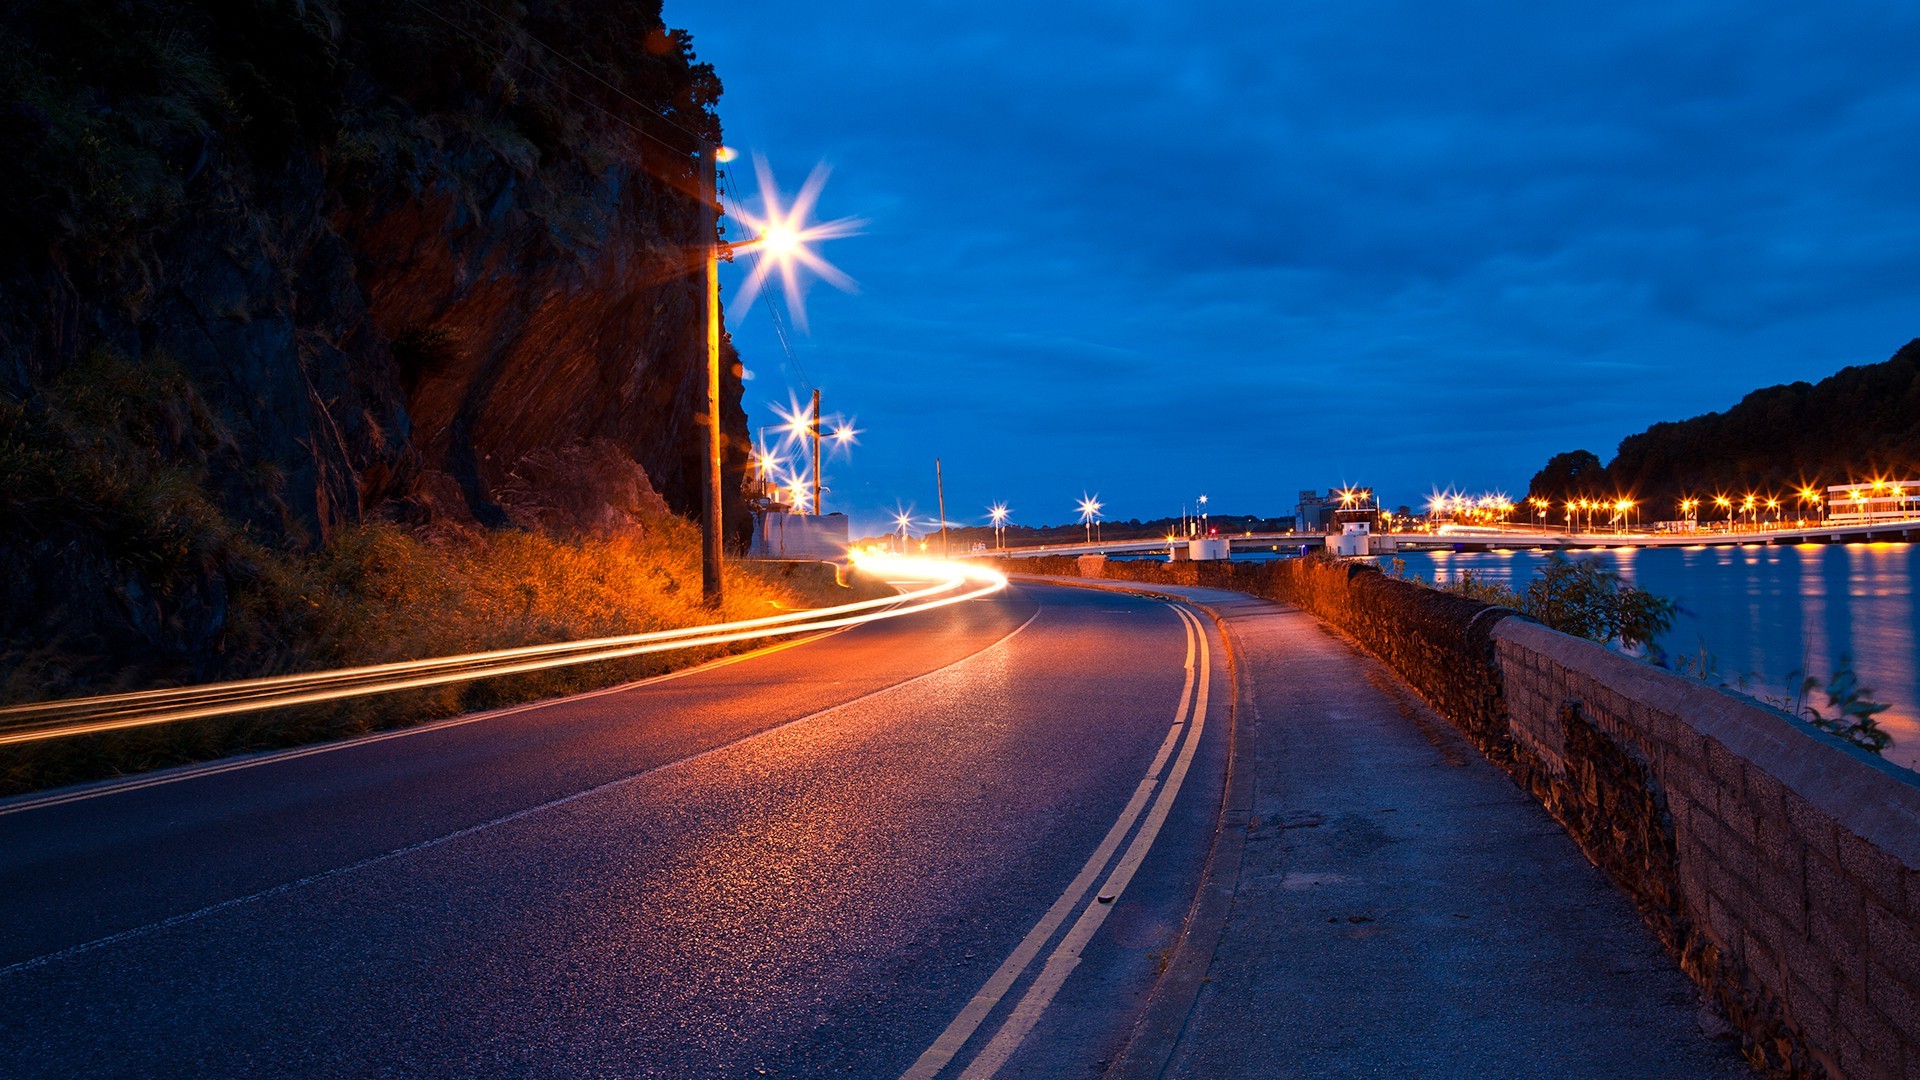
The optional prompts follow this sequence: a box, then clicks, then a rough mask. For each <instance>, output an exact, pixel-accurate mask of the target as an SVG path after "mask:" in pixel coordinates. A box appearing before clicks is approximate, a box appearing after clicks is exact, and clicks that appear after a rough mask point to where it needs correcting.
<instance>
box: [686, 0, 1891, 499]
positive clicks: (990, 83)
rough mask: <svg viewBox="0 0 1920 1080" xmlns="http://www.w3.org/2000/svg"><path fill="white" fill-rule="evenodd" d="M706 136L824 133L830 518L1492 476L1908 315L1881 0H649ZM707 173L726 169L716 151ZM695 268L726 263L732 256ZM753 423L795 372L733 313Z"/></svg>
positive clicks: (1721, 394)
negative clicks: (1228, 0)
mask: <svg viewBox="0 0 1920 1080" xmlns="http://www.w3.org/2000/svg"><path fill="white" fill-rule="evenodd" d="M666 17H667V21H668V23H669V24H670V25H673V26H678V27H682V28H685V29H686V30H688V31H689V32H690V33H691V34H692V35H693V43H694V48H695V50H696V52H697V53H698V54H699V56H700V58H701V59H703V60H705V61H708V62H710V63H712V64H714V65H715V67H716V68H717V69H718V71H719V73H720V76H721V79H722V80H723V81H724V83H725V85H726V95H725V97H724V98H723V99H722V103H721V117H722V121H723V123H724V124H725V126H726V130H727V134H728V141H729V142H730V143H731V144H733V145H735V146H737V147H740V148H741V149H743V150H747V151H751V152H757V153H760V154H763V155H765V156H766V157H767V159H768V160H769V162H770V163H771V165H772V167H773V169H774V171H775V172H776V174H777V175H778V176H779V178H780V181H781V184H782V186H783V187H785V188H787V189H789V190H791V189H793V188H796V187H797V186H798V185H799V184H800V182H801V181H802V180H803V179H804V178H805V176H806V174H807V172H808V170H809V169H810V168H812V167H813V165H814V164H815V163H816V162H825V163H826V164H828V165H830V166H831V167H832V168H833V174H832V178H831V180H830V181H829V182H828V184H827V187H826V189H825V194H824V196H823V198H822V201H821V207H820V209H821V212H822V213H823V214H824V215H826V216H829V217H838V216H857V217H861V218H865V219H866V220H867V222H868V224H867V226H866V228H865V231H864V233H863V234H862V235H860V236H858V237H854V238H851V239H845V240H839V241H835V242H833V243H832V244H831V245H829V246H828V247H826V248H825V249H824V253H825V254H826V255H828V257H830V258H831V259H832V260H833V261H834V262H835V263H836V264H838V265H839V266H840V267H841V268H843V269H844V270H845V271H846V272H847V273H849V274H851V275H852V276H853V277H854V278H855V279H857V280H858V281H859V284H860V289H859V291H858V293H855V294H842V293H840V292H837V291H835V290H834V289H832V288H830V287H827V286H825V285H816V286H815V287H814V288H813V289H812V290H811V291H810V292H809V293H808V300H807V314H808V317H809V332H808V333H807V334H804V335H801V336H799V337H798V338H797V339H796V341H795V347H796V351H797V353H798V356H799V362H800V366H801V368H802V369H804V372H805V375H806V377H808V378H810V380H811V381H812V382H813V383H815V384H817V385H819V386H820V387H821V388H822V389H823V391H824V393H825V395H826V403H827V411H829V412H836V411H838V412H847V413H852V414H854V415H856V416H857V417H858V421H859V425H860V427H861V428H863V429H864V431H865V433H864V434H863V435H862V436H861V445H860V446H859V447H858V448H857V449H856V450H855V451H854V452H853V453H852V455H851V456H850V457H847V458H840V459H836V460H832V461H830V462H829V464H828V469H827V472H828V477H829V482H830V483H831V485H832V487H833V491H832V493H831V494H830V495H829V496H828V508H829V509H840V510H845V511H847V512H849V513H851V514H852V515H853V516H854V526H855V530H856V534H859V533H861V532H864V531H884V529H885V527H886V526H885V524H884V522H883V519H884V517H885V516H886V514H887V513H888V512H890V511H891V510H892V509H893V507H894V506H895V504H896V502H898V503H902V504H912V505H914V506H915V507H916V508H917V509H918V510H919V511H920V512H921V513H922V514H924V515H929V516H930V515H931V513H932V510H933V505H934V490H933V459H934V458H935V457H936V456H938V457H940V458H942V459H943V461H944V468H945V475H946V488H947V506H948V516H949V518H950V519H952V520H955V521H971V520H974V519H980V518H984V515H985V507H986V505H987V504H988V503H990V502H995V501H1005V502H1007V503H1009V504H1010V505H1011V506H1012V508H1013V520H1014V521H1016V522H1024V523H1029V524H1047V523H1057V522H1065V521H1070V520H1073V518H1074V503H1075V501H1076V500H1077V499H1078V498H1079V497H1080V495H1081V494H1082V492H1083V491H1084V492H1088V493H1094V492H1097V493H1098V494H1099V495H1100V497H1101V500H1102V502H1103V503H1105V505H1106V507H1107V516H1108V517H1110V518H1113V517H1117V518H1128V517H1136V516H1137V517H1142V518H1147V517H1155V516H1160V515H1166V514H1175V513H1178V512H1179V510H1180V506H1181V503H1182V501H1183V500H1185V501H1191V500H1192V499H1193V498H1194V496H1196V495H1199V494H1201V493H1203V492H1204V493H1207V494H1208V495H1210V496H1211V502H1212V507H1213V509H1215V510H1218V511H1222V512H1229V513H1259V514H1281V513H1287V512H1290V510H1291V507H1292V505H1293V503H1294V501H1295V497H1296V494H1297V492H1298V490H1299V489H1301V488H1307V487H1317V488H1326V487H1329V486H1332V485H1335V484H1342V483H1367V484H1372V485H1376V486H1377V487H1378V488H1379V489H1380V490H1381V492H1382V494H1383V496H1384V497H1385V498H1386V499H1387V500H1388V501H1389V503H1390V504H1393V503H1401V502H1405V503H1417V502H1418V501H1419V500H1420V499H1421V497H1422V496H1424V495H1425V494H1426V493H1427V492H1428V491H1429V490H1431V489H1433V488H1435V487H1447V486H1460V487H1463V488H1468V489H1472V490H1485V489H1494V488H1500V489H1505V490H1507V491H1508V492H1509V493H1514V494H1517V493H1518V491H1519V490H1520V489H1523V488H1524V487H1525V485H1526V482H1527V479H1528V478H1529V477H1530V476H1531V475H1532V474H1533V472H1534V470H1536V469H1537V468H1539V467H1540V465H1541V464H1543V463H1544V461H1545V460H1546V458H1547V457H1548V456H1549V455H1551V454H1553V453H1556V452H1558V451H1561V450H1569V449H1576V448H1587V449H1591V450H1593V451H1595V452H1596V453H1598V454H1599V455H1600V456H1601V457H1602V459H1607V458H1610V457H1611V456H1612V454H1613V450H1614V448H1615V446H1616V445H1617V444H1618V442H1619V440H1620V439H1621V438H1622V437H1623V436H1625V435H1628V434H1631V433H1633V432H1635V431H1638V430H1640V429H1642V428H1644V427H1645V426H1647V425H1648V424H1650V423H1652V422H1655V421H1658V420H1674V419H1682V418H1685V417H1689V416H1694V415H1697V414H1699V413H1702V412H1707V411H1710V410H1715V409H1722V408H1725V407H1727V406H1728V405H1731V404H1732V403H1734V402H1735V401H1737V400H1738V399H1739V398H1740V397H1741V396H1742V395H1744V394H1745V393H1746V392H1748V391H1749V390H1752V389H1755V388H1757V387H1760V386H1765V385H1770V384H1773V383H1778V382H1788V381H1793V380H1795V379H1805V380H1808V381H1814V380H1818V379H1820V378H1822V377H1824V376H1826V375H1829V374H1831V373H1832V372H1834V371H1836V370H1838V369H1839V368H1841V367H1844V366H1847V365H1849V364H1859V363H1872V362H1877V361H1879V360H1884V359H1886V358H1887V357H1888V356H1889V355H1891V354H1892V353H1893V351H1894V350H1895V349H1897V348H1898V347H1899V346H1901V345H1902V344H1904V343H1905V342H1906V341H1908V340H1909V339H1910V338H1913V337H1915V336H1920V302H1916V294H1917V293H1920V197H1917V195H1916V193H1920V138H1916V137H1915V134H1914V133H1915V132H1916V131H1920V65H1916V64H1914V62H1913V58H1914V57H1915V56H1916V55H1920V8H1916V7H1912V6H1907V5H1891V4H1881V3H1845V2H1841V3H1829V4H1823V5H1818V6H1815V5H1805V4H1784V3H1771V2H1766V0H1760V2H1752V0H1748V2H1724V3H1722V2H1715V3H1697V2H1694V3H1690V2H1687V0H1669V2H1664V3H1648V4H1618V5H1592V4H1569V3H1540V4H1527V5H1523V4H1517V3H1513V4H1492V3H1450V4H1432V3H1415V2H1390V0H1341V2H1339V3H1329V2H1324V0H1323V2H1314V3H1306V2H1274V3H1262V4H1251V3H1249V4H1237V5H1228V4H1217V3H1205V2H1198V3H1189V4H1172V3H1168V4H1145V3H1125V2H1102V3H1088V4H1071V3H1046V2H1043V3H1025V4H1016V5H1004V6H1002V5H995V4H983V3H975V4H965V5H958V4H948V3H913V4H891V5H874V4H865V3H839V2H833V0H826V2H814V3H807V4H798V3H784V4H770V3H769V4H763V3H756V2H744V3H729V4H725V5H721V4H696V3H686V2H681V0H670V2H669V3H668V5H667V8H666ZM736 181H737V182H738V183H740V184H741V186H742V188H743V190H751V189H752V188H753V184H752V182H751V176H750V171H749V170H742V171H741V172H740V173H739V174H738V176H737V177H736ZM731 280H734V281H737V280H738V279H737V278H733V279H731ZM732 326H733V332H734V335H735V340H736V342H737V343H738V344H739V346H740V348H741V350H742V352H743V354H744V356H745V358H746V362H747V366H748V368H749V370H750V371H751V372H752V375H753V380H752V381H751V382H749V383H748V384H747V405H748V410H749V421H750V422H751V423H753V424H756V425H759V424H766V423H772V422H774V418H773V416H772V413H771V411H770V409H769V407H768V406H769V404H771V403H776V402H777V403H784V402H785V400H786V398H787V395H788V393H789V391H794V392H798V391H799V389H800V387H801V386H802V377H801V375H800V374H799V373H797V372H795V371H793V370H792V368H791V365H789V364H788V362H787V360H786V358H785V356H784V353H783V351H782V350H781V348H780V346H779V343H778V341H777V340H776V338H775V337H774V335H773V333H772V330H771V321H770V320H769V319H768V318H767V315H766V312H765V311H764V310H762V309H755V310H754V311H753V312H752V313H751V314H747V315H745V316H744V317H740V316H735V317H733V318H732Z"/></svg>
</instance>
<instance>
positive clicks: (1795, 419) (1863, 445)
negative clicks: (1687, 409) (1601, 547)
mask: <svg viewBox="0 0 1920 1080" xmlns="http://www.w3.org/2000/svg"><path fill="white" fill-rule="evenodd" d="M1568 457H1569V456H1568V455H1560V456H1559V457H1558V458H1556V461H1560V460H1563V459H1568ZM1565 472H1566V470H1565V469H1561V470H1559V471H1558V472H1556V471H1554V470H1551V469H1548V470H1542V471H1541V472H1540V473H1539V474H1537V475H1536V476H1535V477H1534V479H1533V483H1532V485H1531V486H1530V489H1529V492H1528V494H1529V495H1530V496H1540V497H1543V498H1549V499H1553V500H1555V501H1556V502H1559V501H1564V500H1565V499H1566V498H1567V497H1568V496H1569V495H1581V494H1587V495H1597V496H1602V497H1610V496H1612V495H1613V494H1614V493H1615V492H1619V493H1622V494H1626V495H1630V496H1632V497H1634V498H1637V499H1639V500H1641V501H1642V502H1643V504H1644V505H1647V506H1650V507H1659V508H1660V509H1661V511H1662V512H1664V511H1665V510H1666V509H1667V508H1670V507H1671V506H1672V505H1673V504H1674V503H1675V502H1677V500H1678V499H1679V498H1680V497H1681V496H1682V495H1683V494H1685V495H1693V496H1698V495H1701V494H1702V493H1707V494H1711V493H1714V492H1734V493H1737V492H1745V491H1763V492H1769V493H1774V494H1786V493H1790V492H1791V491H1793V490H1794V489H1797V488H1799V487H1800V486H1801V485H1802V484H1812V485H1815V486H1824V485H1827V484H1840V483H1846V482H1848V481H1850V480H1854V479H1860V478H1865V477H1871V476H1893V475H1895V474H1898V475H1899V476H1900V477H1902V478H1911V477H1915V476H1920V340H1916V341H1912V342H1909V343H1908V344H1907V345H1906V346H1904V347H1903V348H1901V349H1900V351H1899V352H1897V353H1895V354H1894V355H1893V357H1892V358H1891V359H1889V360H1886V361H1884V362H1882V363H1878V364H1868V365H1864V366H1860V367H1850V368H1845V369H1842V370H1841V371H1839V372H1837V373H1835V374H1833V375H1831V376H1829V377H1828V378H1825V379H1822V380H1821V381H1820V382H1818V383H1813V384H1809V383H1804V382H1796V383H1791V384H1789V385H1786V386H1770V387H1767V388H1765V389H1763V390H1755V391H1754V392H1753V393H1751V394H1748V395H1747V396H1746V397H1745V398H1743V399H1742V400H1741V401H1740V403H1739V404H1737V405H1735V406H1733V407H1732V408H1730V409H1728V410H1727V411H1725V412H1716V413H1708V414H1706V415H1705V416H1696V417H1694V418H1693V419H1691V420H1683V421H1677V422H1668V423H1660V424H1655V425H1653V426H1652V427H1650V428H1648V429H1647V430H1646V431H1643V432H1641V433H1639V434H1637V435H1629V436H1627V437H1626V438H1625V439H1623V440H1621V442H1620V450H1619V453H1618V454H1616V455H1615V456H1614V458H1613V460H1612V461H1611V462H1609V463H1608V464H1607V466H1606V468H1605V469H1604V470H1600V471H1598V472H1597V473H1596V472H1593V471H1592V470H1579V476H1580V478H1581V479H1580V481H1579V484H1577V485H1576V486H1577V487H1578V488H1579V490H1572V489H1569V488H1568V486H1567V484H1566V483H1565V482H1564V481H1565V476H1563V475H1561V474H1564V473H1565ZM1556 476H1559V477H1560V482H1556V479H1555V477H1556Z"/></svg>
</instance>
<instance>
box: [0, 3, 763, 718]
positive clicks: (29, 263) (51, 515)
mask: <svg viewBox="0 0 1920 1080" xmlns="http://www.w3.org/2000/svg"><path fill="white" fill-rule="evenodd" d="M719 93H720V86H719V82H718V80H717V79H716V78H715V77H714V74H713V72H712V71H711V69H709V68H708V67H707V66H705V65H703V64H699V63H697V62H695V60H694V57H693V54H692V50H691V48H690V46H689V44H688V41H687V39H686V37H685V35H683V34H680V33H678V32H675V31H670V30H668V29H667V28H666V27H665V26H664V25H663V24H662V23H661V19H660V4H659V3H658V2H657V0H525V2H523V3H517V4H510V3H504V2H499V0H391V2H389V0H11V2H9V0H0V156H4V159H5V161H6V162H7V167H6V168H5V169H0V571H3V572H4V574H5V577H6V582H5V584H4V588H0V682H5V681H7V679H6V678H5V677H6V676H9V675H11V676H12V677H13V678H14V679H15V681H17V680H18V678H19V673H20V672H21V671H22V670H25V669H24V668H22V667H20V666H19V657H20V656H21V655H22V654H23V652H24V653H25V654H30V655H39V654H38V653H37V652H36V650H39V649H41V647H42V646H43V645H44V644H45V643H48V642H54V643H59V642H70V643H77V644H75V645H74V648H76V649H79V650H81V651H82V652H85V653H87V654H89V655H91V656H94V657H96V658H98V657H107V658H112V657H115V656H118V657H121V658H126V657H132V656H138V655H141V654H143V652H144V653H151V654H153V655H164V656H171V657H174V658H176V659H177V660H180V661H181V662H183V663H185V662H190V663H191V665H192V667H193V668H194V669H195V671H196V672H198V673H201V674H205V673H206V672H207V671H209V670H212V671H215V672H217V671H219V670H220V669H221V667H222V664H221V663H220V662H218V659H217V657H214V654H217V653H219V652H220V650H221V649H222V648H225V647H226V646H223V645H222V644H221V642H222V640H223V638H222V635H223V632H224V630H225V628H227V627H228V626H229V620H230V618H231V617H232V614H233V610H234V609H235V608H236V607H237V606H238V605H240V604H242V602H243V600H242V599H241V598H240V597H239V594H240V593H243V592H245V591H246V590H247V589H249V588H253V589H254V593H255V594H258V593H260V589H258V588H254V586H255V585H257V584H258V582H259V580H260V579H261V576H262V575H263V574H268V572H267V571H263V570H262V568H261V563H262V558H263V555H270V554H271V553H272V552H275V551H282V552H286V551H300V550H310V549H312V548H314V547H317V546H319V545H322V544H324V543H326V541H327V540H328V539H329V538H330V537H333V536H334V535H336V534H337V533H339V532H340V531H341V530H343V529H346V528H349V527H351V526H353V525H355V524H356V523H359V522H363V521H368V520H378V519H387V520H395V521H401V522H406V523H411V524H422V525H440V526H445V527H448V528H453V529H461V528H471V527H473V526H476V525H479V526H499V525H505V524H509V523H512V524H517V525H524V526H530V527H539V528H545V529H548V530H551V531H558V532H562V533H564V532H566V531H568V530H574V531H583V530H597V529H606V528H620V527H625V526H632V525H635V524H638V523H641V522H644V520H645V519H646V516H647V514H648V513H652V512H654V511H653V510H652V509H651V508H655V507H657V506H658V505H659V504H660V502H661V500H662V499H664V502H665V504H666V505H667V506H669V507H671V508H672V509H673V510H675V511H677V512H680V513H683V514H693V513H697V511H698V509H699V506H700V502H701V492H700V472H699V463H700V461H701V460H702V455H703V451H704V439H705V434H704V431H705V429H704V427H703V425H704V423H705V416H704V413H705V337H704V330H705V323H704V320H703V318H702V303H703V299H702V290H703V284H704V282H703V279H702V278H701V276H700V275H699V273H698V272H697V266H698V264H697V263H696V262H694V261H693V259H694V258H695V257H696V256H697V255H698V253H699V252H701V251H702V250H703V244H704V243H706V242H708V241H710V240H711V239H712V236H711V233H710V231H708V230H709V225H708V224H707V217H706V210H705V209H704V208H703V207H702V205H701V204H700V202H699V200H698V198H697V197H696V195H697V190H696V185H695V183H694V168H695V164H694V159H693V157H692V151H693V149H694V147H695V146H696V145H697V142H698V140H699V139H709V140H712V141H714V142H716V143H717V142H718V140H719V135H720V132H719V124H718V121H717V119H716V118H715V116H714V113H713V106H714V103H715V102H716V100H717V99H718V96H719ZM115 395H118V396H115ZM722 396H723V408H722V424H723V430H724V431H725V433H726V435H727V437H728V444H729V446H730V447H731V450H730V453H729V455H728V461H727V470H728V482H727V484H726V490H728V491H730V492H736V491H737V490H738V487H739V484H738V478H739V475H740V473H741V472H742V470H743V469H744V467H745V460H746V446H747V432H746V418H745V414H744V412H743V411H742V409H741V405H740V398H741V385H740V380H739V367H738V364H737V362H736V361H735V360H734V358H733V356H732V350H731V347H730V345H729V346H726V347H725V348H724V354H723V372H722ZM728 514H729V528H730V530H737V529H739V528H743V527H744V526H745V524H746V515H745V513H744V506H743V505H742V504H741V503H740V501H739V499H738V498H737V497H734V498H732V499H731V500H730V504H729V507H728ZM268 576H271V575H270V574H268ZM249 583H252V584H249ZM296 592H297V590H296ZM257 601H258V597H257V596H256V597H255V601H247V602H257ZM268 625H272V624H271V623H269V624H268ZM263 647H264V646H263ZM210 657H214V658H213V659H211V660H210ZM41 659H42V660H44V659H45V657H44V656H42V657H41ZM61 662H64V661H61ZM96 666H99V665H96ZM177 666H178V665H176V668H177ZM9 668H11V669H12V670H11V672H9V670H8V669H9ZM83 681H84V680H83Z"/></svg>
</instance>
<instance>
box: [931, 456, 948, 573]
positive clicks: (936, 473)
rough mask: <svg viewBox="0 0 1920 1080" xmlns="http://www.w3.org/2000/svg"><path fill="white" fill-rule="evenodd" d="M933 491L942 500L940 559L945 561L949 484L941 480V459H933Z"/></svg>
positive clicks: (946, 554)
mask: <svg viewBox="0 0 1920 1080" xmlns="http://www.w3.org/2000/svg"><path fill="white" fill-rule="evenodd" d="M933 490H934V494H935V495H936V496H938V497H939V499H940V557H941V558H943V559H945V558H947V557H948V553H947V484H946V481H945V480H943V479H941V476H940V459H939V458H934V459H933Z"/></svg>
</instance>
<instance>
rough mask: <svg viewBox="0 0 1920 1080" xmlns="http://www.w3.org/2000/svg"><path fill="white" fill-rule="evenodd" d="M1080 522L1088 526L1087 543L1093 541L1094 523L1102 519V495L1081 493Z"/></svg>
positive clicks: (1079, 504)
mask: <svg viewBox="0 0 1920 1080" xmlns="http://www.w3.org/2000/svg"><path fill="white" fill-rule="evenodd" d="M1077 506H1078V508H1079V510H1080V524H1082V525H1085V526H1086V527H1087V543H1089V544H1091V543H1093V523H1094V522H1096V521H1099V520H1100V496H1098V495H1088V494H1087V493H1086V492H1081V493H1080V502H1079V503H1078V504H1077Z"/></svg>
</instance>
